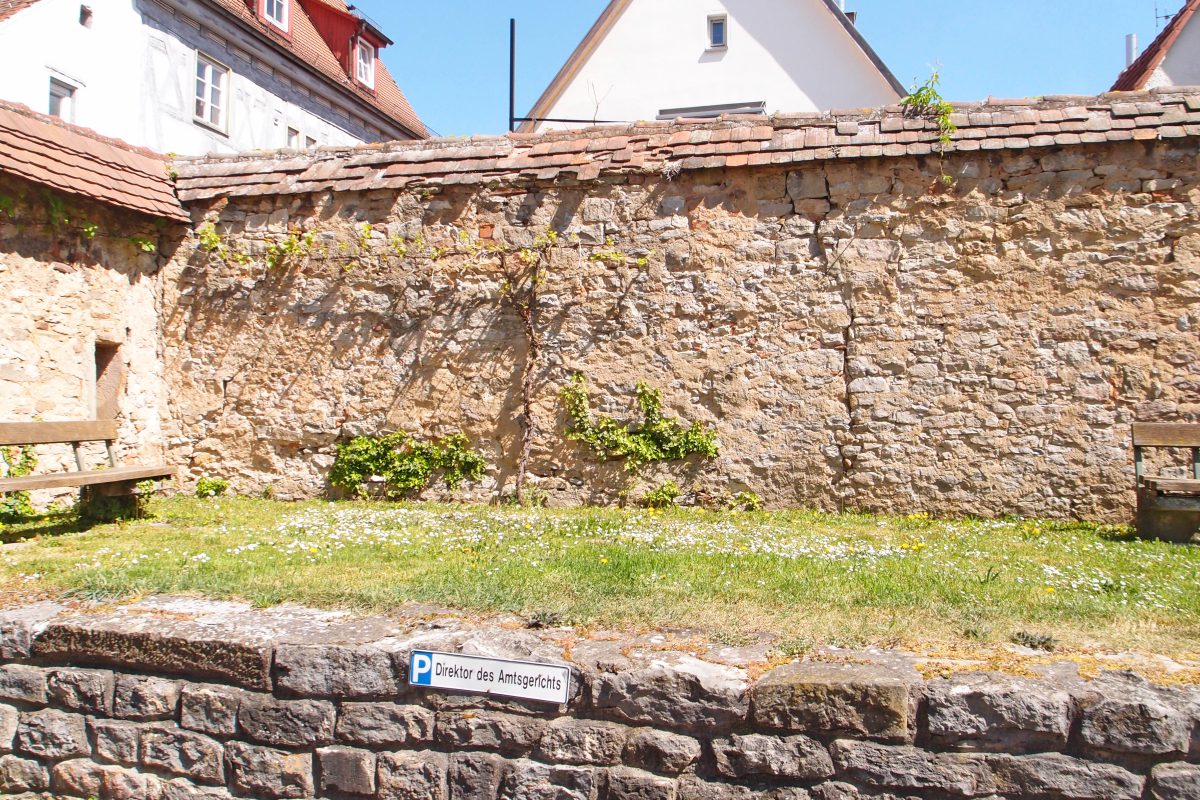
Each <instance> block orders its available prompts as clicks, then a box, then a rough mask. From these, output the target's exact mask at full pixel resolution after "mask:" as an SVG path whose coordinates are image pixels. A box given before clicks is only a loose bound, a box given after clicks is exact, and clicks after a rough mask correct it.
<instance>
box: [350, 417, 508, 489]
mask: <svg viewBox="0 0 1200 800" xmlns="http://www.w3.org/2000/svg"><path fill="white" fill-rule="evenodd" d="M337 451H338V452H337V459H336V460H335V461H334V464H333V469H331V470H330V472H329V481H330V483H332V484H333V485H334V486H339V487H341V488H343V489H345V490H347V491H348V492H351V493H353V494H355V495H357V496H359V497H365V496H366V495H367V489H366V484H367V483H368V482H370V481H371V479H372V478H375V477H379V478H382V479H383V483H384V484H385V485H386V486H387V487H389V488H390V489H392V490H394V492H395V493H396V494H399V495H405V494H412V493H414V492H420V491H421V490H423V489H424V488H425V487H426V486H428V485H429V479H430V477H431V476H432V475H433V473H434V471H435V470H441V471H442V477H443V479H444V480H445V482H446V488H448V489H450V490H455V489H458V488H459V487H460V486H462V484H463V483H464V482H466V481H477V480H479V479H480V478H482V477H483V474H484V472H485V471H486V470H487V460H486V459H484V457H483V456H481V455H480V454H479V453H477V452H475V451H474V450H472V449H471V441H470V440H469V439H468V438H467V437H466V436H463V435H462V434H460V433H459V434H454V435H453V436H447V437H446V438H445V439H442V440H441V441H440V442H416V441H413V440H412V438H411V437H409V435H408V434H407V433H404V432H402V431H401V432H398V433H392V434H387V435H385V436H359V437H357V438H355V439H354V440H353V441H351V442H349V443H347V444H339V445H338V448H337Z"/></svg>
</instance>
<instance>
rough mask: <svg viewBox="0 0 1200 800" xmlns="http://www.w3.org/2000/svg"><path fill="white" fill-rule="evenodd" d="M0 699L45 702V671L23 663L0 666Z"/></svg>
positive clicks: (34, 702)
mask: <svg viewBox="0 0 1200 800" xmlns="http://www.w3.org/2000/svg"><path fill="white" fill-rule="evenodd" d="M0 700H16V701H19V702H22V703H32V704H34V705H45V704H46V671H45V670H42V669H38V668H37V667H27V666H24V665H23V664H7V665H5V666H3V667H0Z"/></svg>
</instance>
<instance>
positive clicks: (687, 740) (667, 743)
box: [625, 728, 700, 775]
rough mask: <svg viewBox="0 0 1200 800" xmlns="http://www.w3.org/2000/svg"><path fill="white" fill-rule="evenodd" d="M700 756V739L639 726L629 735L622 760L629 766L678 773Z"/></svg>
mask: <svg viewBox="0 0 1200 800" xmlns="http://www.w3.org/2000/svg"><path fill="white" fill-rule="evenodd" d="M699 758H700V742H698V741H696V740H695V739H693V738H692V737H690V736H681V735H679V734H677V733H669V732H667V731H660V730H655V729H654V728H641V729H639V730H637V731H635V732H634V734H633V735H632V736H630V737H629V743H628V744H627V745H626V746H625V763H627V764H629V766H631V767H639V768H641V769H648V770H650V771H651V772H661V773H663V774H664V775H678V774H679V773H681V772H683V771H684V770H685V769H687V768H688V767H690V766H691V765H692V764H694V763H695V762H696V761H697V760H698V759H699Z"/></svg>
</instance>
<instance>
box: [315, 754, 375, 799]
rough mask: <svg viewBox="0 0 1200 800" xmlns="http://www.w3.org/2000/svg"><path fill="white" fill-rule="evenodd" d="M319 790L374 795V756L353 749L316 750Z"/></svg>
mask: <svg viewBox="0 0 1200 800" xmlns="http://www.w3.org/2000/svg"><path fill="white" fill-rule="evenodd" d="M317 766H318V767H319V768H320V771H321V789H322V791H326V792H330V791H332V792H345V793H347V794H375V754H374V753H372V752H371V751H370V750H358V749H356V748H353V747H322V748H321V749H319V750H317Z"/></svg>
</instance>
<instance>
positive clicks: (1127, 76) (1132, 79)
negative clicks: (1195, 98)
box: [1111, 0, 1200, 92]
mask: <svg viewBox="0 0 1200 800" xmlns="http://www.w3.org/2000/svg"><path fill="white" fill-rule="evenodd" d="M1197 8H1200V0H1187V4H1186V5H1185V6H1184V7H1183V8H1182V9H1181V10H1180V12H1179V13H1178V14H1176V15H1175V16H1174V17H1173V18H1172V19H1171V21H1170V22H1169V23H1167V27H1165V28H1163V31H1162V33H1160V34H1159V35H1158V38H1157V39H1155V40H1154V41H1153V42H1152V43H1151V45H1150V46H1149V47H1147V48H1146V52H1144V53H1142V54H1141V55H1140V56H1139V57H1138V59H1137V60H1136V61H1134V62H1133V63H1132V64H1130V65H1129V66H1128V67H1127V68H1126V69H1125V71H1124V72H1122V73H1121V75H1120V77H1119V78H1117V82H1116V83H1114V84H1113V87H1112V89H1111V91H1114V92H1135V91H1138V90H1139V89H1145V88H1146V83H1147V82H1148V81H1149V80H1150V76H1151V75H1153V74H1154V70H1156V69H1158V67H1159V65H1160V64H1162V62H1163V59H1164V58H1166V56H1167V51H1169V50H1170V49H1171V46H1172V45H1174V44H1175V40H1176V39H1178V38H1179V34H1181V33H1183V29H1184V28H1186V27H1187V24H1188V20H1190V19H1191V18H1192V15H1193V14H1195V13H1196V9H1197Z"/></svg>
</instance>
